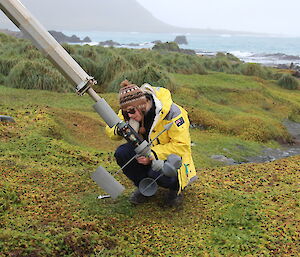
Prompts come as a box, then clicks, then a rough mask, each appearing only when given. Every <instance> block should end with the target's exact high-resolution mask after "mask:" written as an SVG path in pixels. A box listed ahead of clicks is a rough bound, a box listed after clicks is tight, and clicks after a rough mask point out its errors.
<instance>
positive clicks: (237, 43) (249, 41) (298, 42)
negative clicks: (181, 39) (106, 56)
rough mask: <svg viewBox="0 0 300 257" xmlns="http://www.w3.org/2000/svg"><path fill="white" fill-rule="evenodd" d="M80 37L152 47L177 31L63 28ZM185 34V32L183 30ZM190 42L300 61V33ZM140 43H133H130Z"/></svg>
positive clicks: (203, 48) (210, 49) (208, 49)
mask: <svg viewBox="0 0 300 257" xmlns="http://www.w3.org/2000/svg"><path fill="white" fill-rule="evenodd" d="M63 32H64V33H65V34H66V35H68V36H71V35H73V34H75V35H77V36H79V37H80V38H81V39H83V38H84V37H86V36H88V37H90V38H91V40H92V41H93V42H92V43H91V44H92V45H96V44H98V43H99V42H103V41H107V40H113V41H115V42H118V43H120V44H121V46H120V47H127V48H151V47H153V45H154V44H153V43H151V42H153V41H155V40H160V41H162V42H167V41H168V42H170V41H174V39H175V37H176V35H177V34H174V33H140V32H101V31H84V32H80V31H63ZM181 35H182V34H181ZM185 36H186V38H187V41H188V44H187V45H180V47H181V48H186V49H193V50H195V51H196V52H197V53H198V54H203V55H213V54H215V53H217V52H226V53H231V54H233V55H235V56H236V57H238V58H240V59H242V60H244V61H246V62H257V63H262V64H265V65H273V64H275V65H276V64H290V63H291V62H293V63H294V64H297V65H300V37H279V36H252V35H227V34H226V35H225V34H222V35H203V34H185ZM132 43H134V44H138V45H137V46H132V45H131V46H130V45H129V44H132Z"/></svg>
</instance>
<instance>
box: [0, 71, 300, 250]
mask: <svg viewBox="0 0 300 257" xmlns="http://www.w3.org/2000/svg"><path fill="white" fill-rule="evenodd" d="M172 76H173V77H174V78H175V79H176V81H178V82H179V83H180V84H182V86H181V87H180V88H179V89H178V92H177V93H175V95H174V99H175V100H176V102H178V103H180V104H182V105H184V106H185V107H187V108H188V109H189V110H190V111H191V120H192V121H193V122H195V123H197V122H199V121H201V120H200V118H199V117H198V116H197V113H199V112H200V113H202V114H203V116H202V117H206V116H205V115H207V120H203V123H200V124H202V125H203V124H204V125H205V130H204V129H203V128H198V129H192V130H191V135H192V140H193V142H194V144H195V146H193V154H194V159H195V163H196V166H197V167H198V171H197V173H198V177H199V179H198V180H197V181H196V182H195V183H194V184H193V185H192V186H191V187H189V188H188V189H187V190H186V192H185V202H184V205H183V207H182V208H179V209H163V208H162V207H160V203H161V202H162V198H163V196H164V193H165V192H164V191H163V190H162V191H160V192H159V193H158V194H157V195H156V196H154V197H153V198H152V199H151V201H149V202H148V203H146V204H145V205H144V206H143V207H133V206H131V205H130V204H129V202H128V201H127V197H128V195H129V194H130V193H131V191H132V190H133V186H132V185H131V184H130V182H129V181H128V180H127V179H126V178H125V177H124V176H123V175H118V177H117V179H118V180H119V181H120V182H121V183H122V184H123V185H125V187H126V190H125V193H124V195H123V196H121V197H120V198H118V199H117V200H111V199H105V200H98V199H96V198H97V196H98V195H99V194H102V193H104V192H103V191H102V190H101V189H100V188H99V187H97V186H96V185H95V183H94V182H93V181H92V180H91V179H90V173H91V172H93V171H94V170H95V169H96V167H98V166H99V165H102V166H104V167H106V168H107V169H108V170H110V171H115V170H116V169H117V165H116V163H115V162H114V158H113V150H114V149H115V148H116V146H117V145H118V144H119V142H117V143H114V142H112V141H110V140H108V139H107V138H106V137H105V136H103V135H104V134H103V133H104V131H103V129H104V123H103V122H102V121H101V120H100V118H98V117H97V115H96V114H95V113H94V112H93V110H92V108H91V105H92V104H93V103H92V100H90V99H89V98H88V97H87V96H84V97H78V96H76V95H75V94H58V93H54V92H45V91H36V90H22V89H12V88H6V87H3V86H0V98H1V102H0V108H1V114H3V115H10V116H13V117H14V118H15V120H16V123H3V124H0V134H1V138H0V141H1V142H0V152H1V153H2V154H1V156H0V163H1V165H0V176H1V181H0V185H1V190H0V255H1V256H2V255H3V256H7V255H8V256H26V255H28V256H90V255H94V256H257V255H262V256H293V255H294V256H296V255H297V254H298V252H300V246H299V239H300V237H299V230H300V227H299V221H300V217H299V213H300V206H299V202H300V201H299V200H300V199H299V171H300V157H299V156H295V157H292V158H287V159H283V160H278V161H275V162H271V163H267V164H243V165H237V166H227V167H222V165H221V164H220V163H216V162H213V161H212V160H211V159H210V156H211V155H212V154H224V155H226V156H227V157H230V158H234V159H235V160H239V161H242V160H243V159H244V158H245V157H246V156H249V155H256V154H258V153H259V151H260V150H261V147H262V145H263V144H265V145H268V146H274V147H277V146H278V144H277V143H276V142H275V141H274V139H275V138H276V135H279V137H280V136H281V137H282V138H286V139H287V137H285V134H284V133H285V132H284V129H283V128H282V131H281V130H280V129H277V130H275V132H272V133H273V134H274V133H275V134H274V135H275V137H273V138H272V139H271V140H268V138H267V137H253V136H252V135H253V133H257V134H259V135H265V134H263V133H262V132H261V131H267V132H268V131H269V130H268V129H264V130H261V128H260V127H259V128H258V129H259V130H258V131H255V129H256V128H255V127H254V132H251V131H250V132H251V133H252V134H251V133H250V134H249V135H251V136H249V137H248V138H247V137H246V136H245V134H243V133H242V134H239V133H237V132H235V131H232V130H229V129H228V128H230V124H235V125H238V124H239V123H238V121H240V119H241V118H239V119H237V118H236V117H254V116H255V117H256V118H257V117H259V118H260V119H261V120H262V121H263V122H264V124H269V123H268V122H270V124H275V125H276V126H278V128H281V127H280V126H279V124H280V121H281V120H282V119H284V118H287V117H289V116H291V115H293V117H295V119H298V118H299V116H298V114H297V110H298V108H299V92H298V91H296V92H293V94H290V93H289V91H288V90H283V89H280V88H278V87H277V86H276V85H274V84H269V83H270V82H265V81H260V80H259V81H257V80H256V79H255V78H252V79H251V78H249V77H247V78H249V80H246V82H243V81H244V78H243V77H238V76H236V77H235V76H234V75H228V74H227V75H226V74H219V73H216V74H211V75H202V77H200V76H199V75H198V76H194V75H175V74H174V75H172ZM200 78H201V79H200ZM222 81H224V83H223V82H222ZM241 83H246V87H241V88H238V87H237V85H240V84H241ZM202 85H203V87H202ZM217 85H218V86H217ZM225 89H226V90H225ZM234 90H237V91H238V93H236V92H235V91H234ZM187 91H189V92H193V94H186V95H185V97H184V98H183V97H182V93H183V92H187ZM213 92H219V93H222V98H221V97H219V96H218V94H214V93H213ZM249 92H250V93H251V94H252V95H251V98H250V97H249ZM195 93H197V94H195ZM247 96H248V98H247ZM254 96H257V97H254ZM104 97H105V98H106V99H107V100H108V101H109V103H110V104H111V105H112V106H113V107H114V108H116V107H117V105H116V103H117V98H116V95H115V94H105V95H104ZM197 97H199V99H198V98H197ZM196 98H197V99H198V101H195V100H194V101H193V99H196ZM222 99H223V101H227V103H224V102H222V101H221V100H222ZM242 101H244V102H242ZM271 101H272V104H271ZM197 102H200V104H201V106H203V108H201V106H200V105H199V104H198V103H197ZM264 104H267V105H268V107H264ZM223 109H224V110H223ZM249 109H250V111H247V110H249ZM220 110H222V115H220V116H219V117H218V118H217V119H216V118H214V114H216V115H217V114H218V113H219V111H220ZM280 110H281V111H280ZM209 118H214V122H215V123H210V124H208V123H205V122H206V121H207V122H208V121H209ZM232 120H233V121H232ZM217 121H218V122H219V123H218V124H219V126H215V125H214V124H217ZM233 127H234V126H233ZM243 129H244V130H243ZM240 130H243V131H247V127H245V128H241V129H240ZM268 133H269V132H268ZM276 133H278V134H276ZM260 139H264V140H260ZM262 141H264V143H262Z"/></svg>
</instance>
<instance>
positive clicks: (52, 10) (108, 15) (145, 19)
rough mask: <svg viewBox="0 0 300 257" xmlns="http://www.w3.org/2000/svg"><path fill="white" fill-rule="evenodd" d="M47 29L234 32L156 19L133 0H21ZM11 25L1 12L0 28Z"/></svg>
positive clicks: (10, 27) (6, 27) (7, 27)
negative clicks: (169, 22) (177, 24)
mask: <svg viewBox="0 0 300 257" xmlns="http://www.w3.org/2000/svg"><path fill="white" fill-rule="evenodd" d="M21 2H22V3H23V4H24V5H25V6H26V7H27V8H28V9H29V10H30V12H32V13H33V14H34V16H35V17H37V19H38V20H39V21H40V22H41V23H42V24H43V25H44V26H45V27H46V28H47V29H48V30H89V31H91V30H99V31H129V32H130V31H136V32H179V33H185V32H194V33H197V32H198V33H237V32H233V31H224V30H207V29H205V30H204V29H203V30H202V29H188V28H179V27H175V26H171V25H169V24H166V23H164V22H162V21H160V20H158V19H156V18H155V17H154V16H153V15H152V14H151V13H150V12H149V11H147V10H146V9H145V8H144V7H143V6H141V5H140V4H139V3H138V2H136V1H135V0H109V1H106V0H85V1H80V2H75V1H72V0H43V1H38V0H21ZM1 28H2V29H12V28H15V27H14V25H13V24H12V23H11V22H10V21H9V20H8V19H7V18H6V17H5V16H4V14H3V13H1V14H0V29H1Z"/></svg>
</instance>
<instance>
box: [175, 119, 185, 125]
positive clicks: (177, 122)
mask: <svg viewBox="0 0 300 257" xmlns="http://www.w3.org/2000/svg"><path fill="white" fill-rule="evenodd" d="M175 124H176V125H177V127H180V126H181V125H182V124H184V119H183V117H180V118H179V119H178V120H175Z"/></svg>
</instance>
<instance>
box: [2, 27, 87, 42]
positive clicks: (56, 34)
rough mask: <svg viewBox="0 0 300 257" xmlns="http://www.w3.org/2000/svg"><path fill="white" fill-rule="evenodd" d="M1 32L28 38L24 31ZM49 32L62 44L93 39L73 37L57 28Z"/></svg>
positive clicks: (6, 30)
mask: <svg viewBox="0 0 300 257" xmlns="http://www.w3.org/2000/svg"><path fill="white" fill-rule="evenodd" d="M0 32H1V33H4V34H7V35H10V36H13V37H16V38H26V36H25V35H24V33H23V32H22V31H12V30H8V29H5V30H0ZM49 33H50V34H51V35H52V36H53V37H54V38H55V40H56V41H57V42H58V43H60V44H62V43H90V42H92V40H91V39H90V38H89V37H85V38H84V39H83V40H81V39H80V38H79V37H77V36H76V35H72V36H71V37H69V36H67V35H65V34H64V33H62V32H58V31H55V30H49Z"/></svg>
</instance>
